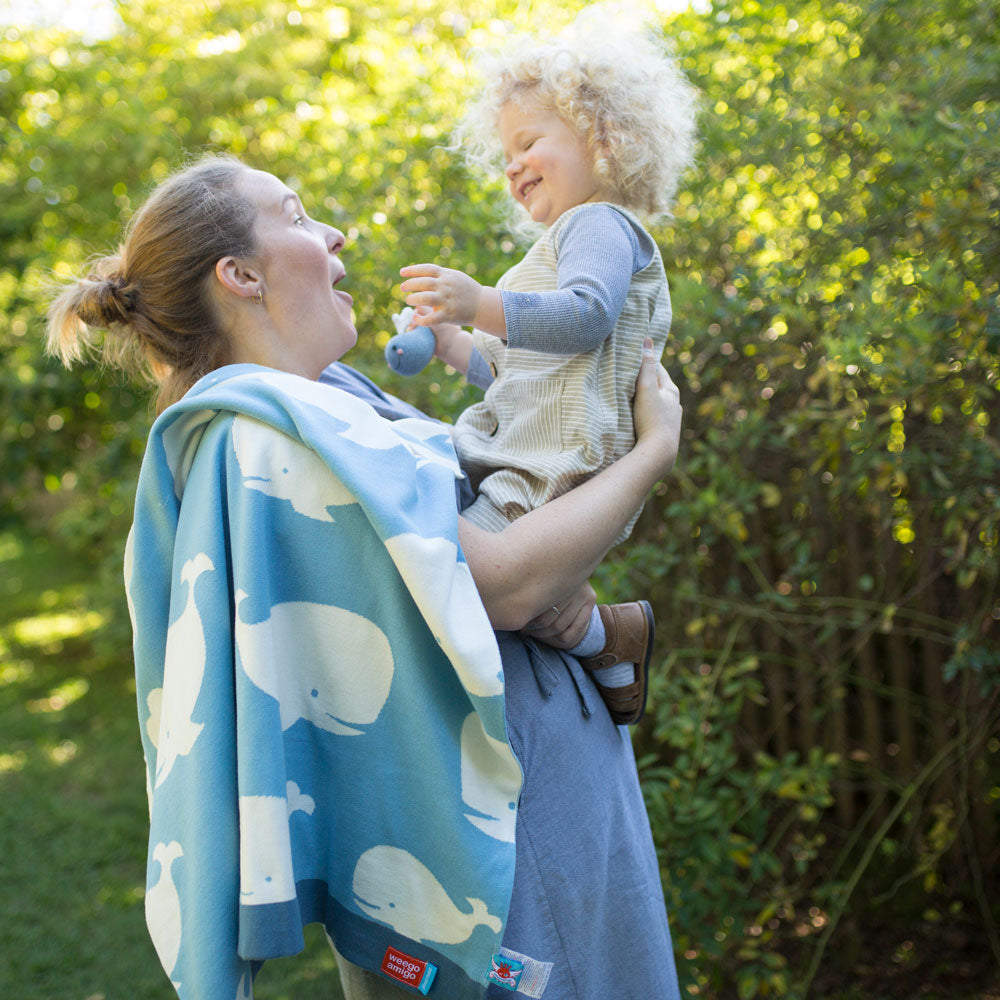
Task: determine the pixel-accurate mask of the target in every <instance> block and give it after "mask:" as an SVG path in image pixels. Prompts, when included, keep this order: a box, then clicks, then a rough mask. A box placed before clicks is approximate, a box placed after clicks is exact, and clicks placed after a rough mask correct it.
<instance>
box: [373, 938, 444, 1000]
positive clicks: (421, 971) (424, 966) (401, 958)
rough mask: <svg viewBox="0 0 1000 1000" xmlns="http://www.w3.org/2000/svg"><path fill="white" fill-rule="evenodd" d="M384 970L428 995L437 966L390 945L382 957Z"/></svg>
mask: <svg viewBox="0 0 1000 1000" xmlns="http://www.w3.org/2000/svg"><path fill="white" fill-rule="evenodd" d="M382 971H383V972H384V973H385V974H386V975H387V976H389V977H390V978H391V979H395V980H396V982H398V983H403V984H405V985H406V986H412V987H413V989H415V990H418V991H419V992H420V993H423V994H424V996H426V995H427V991H428V990H429V989H430V988H431V983H433V982H434V976H435V974H436V973H437V966H436V965H431V963H430V962H424V961H422V960H421V959H419V958H414V957H413V956H412V955H405V954H404V953H403V952H401V951H399V950H397V949H396V948H393V947H392V946H391V945H390V946H389V947H388V948H386V950H385V957H384V958H383V959H382Z"/></svg>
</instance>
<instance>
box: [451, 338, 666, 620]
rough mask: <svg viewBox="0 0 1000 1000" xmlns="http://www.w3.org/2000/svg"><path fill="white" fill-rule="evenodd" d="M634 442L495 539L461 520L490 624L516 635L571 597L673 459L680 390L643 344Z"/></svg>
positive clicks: (462, 537)
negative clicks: (590, 475) (579, 483)
mask: <svg viewBox="0 0 1000 1000" xmlns="http://www.w3.org/2000/svg"><path fill="white" fill-rule="evenodd" d="M634 415H635V429H636V444H635V447H634V448H633V449H632V450H631V451H630V452H629V453H628V454H627V455H625V456H623V457H622V458H620V459H619V460H618V461H617V462H615V463H614V464H613V465H611V466H609V467H608V468H606V469H604V470H603V471H602V472H600V473H598V474H597V475H596V476H594V477H593V479H590V480H588V481H587V482H585V483H583V484H582V485H580V486H578V487H576V489H573V490H570V491H569V492H568V493H565V494H563V495H562V496H561V497H557V498H556V499H555V500H550V501H549V502H548V503H546V504H543V505H542V506H541V507H539V508H537V509H536V510H533V511H530V512H529V513H527V514H525V515H524V516H523V517H520V518H518V519H517V520H516V521H514V522H513V523H512V524H511V525H509V526H508V527H507V528H505V529H504V530H503V531H501V532H499V533H496V534H493V533H491V532H488V531H484V530H482V529H481V528H478V527H476V526H475V525H473V524H471V523H470V522H468V521H466V520H465V519H464V518H460V519H459V532H458V534H459V541H460V542H461V545H462V550H463V551H464V553H465V558H466V559H467V560H468V563H469V569H470V570H471V571H472V576H473V578H474V579H475V581H476V586H477V587H478V588H479V594H480V596H481V597H482V600H483V604H484V606H485V607H486V612H487V614H488V615H489V618H490V621H491V622H492V623H493V625H494V627H495V628H498V629H511V630H514V629H520V628H523V627H524V626H525V625H526V624H527V623H528V622H530V621H531V620H532V619H533V618H535V617H536V616H537V615H539V614H540V613H541V612H542V611H543V610H545V609H546V608H549V607H551V606H552V605H558V604H559V603H560V601H562V600H565V599H566V598H568V597H569V596H570V595H572V594H574V593H575V592H576V591H577V590H578V589H579V588H580V587H581V586H582V585H583V584H584V583H586V581H587V579H588V577H589V576H590V574H591V573H592V572H593V571H594V569H595V568H596V567H597V565H598V563H600V561H601V560H602V559H603V558H604V556H605V554H606V553H607V551H608V549H610V548H611V546H612V545H613V544H614V542H615V539H616V538H617V537H618V535H619V534H620V533H621V531H622V529H623V528H624V527H625V526H626V525H627V524H628V522H629V520H630V519H631V517H632V515H633V514H634V513H635V512H636V511H637V510H638V509H639V508H640V507H641V506H642V503H643V501H644V500H645V498H646V495H647V494H648V493H649V491H650V490H651V489H652V488H653V486H654V484H655V483H656V482H657V481H658V480H659V479H661V478H662V477H663V476H664V475H666V474H667V473H668V472H669V471H670V469H671V467H672V466H673V464H674V459H675V458H676V457H677V445H678V441H679V438H680V426H681V406H680V400H679V394H678V392H677V387H676V386H675V385H674V383H673V382H672V381H671V380H670V376H669V375H668V374H667V372H666V370H665V369H664V368H663V367H662V365H660V364H658V362H657V361H656V359H655V357H654V356H653V351H652V343H651V342H650V341H647V346H646V347H645V348H644V350H643V356H642V365H641V367H640V369H639V377H638V379H637V380H636V393H635V404H634Z"/></svg>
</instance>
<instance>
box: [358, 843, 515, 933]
mask: <svg viewBox="0 0 1000 1000" xmlns="http://www.w3.org/2000/svg"><path fill="white" fill-rule="evenodd" d="M353 889H354V902H355V903H356V904H357V906H358V908H359V909H360V910H361V911H362V913H365V914H366V915H367V916H369V917H371V918H372V919H373V920H377V921H379V922H380V923H383V924H388V925H389V926H390V927H392V928H393V929H394V930H396V931H397V932H398V933H400V934H403V935H405V936H406V937H408V938H410V939H411V940H412V941H432V942H435V943H437V944H459V943H460V942H462V941H467V940H468V939H469V937H471V936H472V932H473V931H474V930H475V929H476V927H477V926H479V924H484V925H485V926H487V927H489V928H490V930H492V931H493V932H494V933H497V934H498V933H499V932H500V928H501V927H502V926H503V924H502V922H501V920H500V918H499V917H495V916H493V914H491V913H490V912H489V910H488V909H487V908H486V904H485V903H484V902H483V901H482V900H481V899H467V902H468V904H469V905H470V906H471V907H472V912H471V913H464V912H463V911H462V910H460V909H459V908H458V907H457V906H455V904H454V903H453V902H452V901H451V897H450V896H449V895H448V893H447V892H445V890H444V887H443V886H442V885H441V883H440V882H439V881H438V880H437V879H436V878H435V877H434V874H433V873H432V872H431V870H430V869H429V868H428V867H427V866H426V865H424V864H423V863H422V862H420V861H418V860H417V859H416V858H415V857H414V856H413V855H412V854H410V853H409V851H404V850H402V849H401V848H399V847H390V846H389V845H388V844H380V845H379V846H377V847H372V848H369V849H368V850H367V851H365V853H364V854H362V855H361V857H360V858H358V863H357V865H356V866H355V868H354V882H353Z"/></svg>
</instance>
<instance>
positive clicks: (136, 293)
mask: <svg viewBox="0 0 1000 1000" xmlns="http://www.w3.org/2000/svg"><path fill="white" fill-rule="evenodd" d="M246 170H248V168H247V167H246V166H245V165H244V164H243V163H241V162H240V161H239V160H236V159H235V158H232V157H228V156H215V155H212V156H206V157H203V158H201V159H200V160H198V161H197V162H195V163H193V164H191V165H190V166H188V167H186V168H184V169H182V170H180V171H179V172H177V173H175V174H173V175H172V176H171V177H169V178H167V179H166V180H165V181H163V182H162V183H161V184H159V185H158V186H157V187H156V189H155V190H154V191H153V193H152V194H151V195H150V196H149V198H148V199H147V200H146V202H145V204H144V205H143V206H142V208H140V209H139V211H138V212H136V214H135V215H134V216H133V217H132V220H131V222H130V223H129V225H128V227H127V229H126V232H125V237H124V240H123V241H122V245H121V246H120V247H119V249H118V252H117V253H113V254H108V255H107V256H104V257H100V258H97V259H96V260H93V261H91V263H90V266H89V269H88V271H87V272H86V274H85V275H84V276H83V277H80V278H78V279H77V280H75V281H73V282H72V283H71V284H69V285H67V286H66V287H65V288H64V289H63V290H62V292H61V293H59V294H58V295H57V296H56V298H55V299H54V300H53V301H52V303H51V305H50V307H49V313H48V330H47V337H46V349H47V351H48V353H50V354H54V355H58V356H59V357H60V358H61V359H62V361H63V364H65V365H66V366H67V367H69V366H70V365H72V364H73V363H74V362H76V361H80V360H81V359H83V358H84V357H85V356H86V355H98V356H99V357H100V358H101V359H102V360H104V361H105V362H108V363H109V364H112V365H114V366H115V367H118V368H122V369H124V370H126V371H128V372H130V373H133V374H140V375H144V376H146V377H148V378H149V379H150V380H151V381H153V382H155V383H157V384H158V386H159V391H158V393H157V400H156V409H157V412H160V411H162V410H163V409H164V408H166V407H167V406H169V405H170V403H173V402H175V401H176V400H178V399H180V397H181V396H183V395H184V393H185V392H187V390H188V389H190V388H191V386H192V385H194V383H195V382H196V381H197V380H198V379H199V378H201V377H202V376H203V375H207V374H208V373H209V372H210V371H213V370H214V369H215V368H218V367H220V366H221V365H223V364H225V363H226V358H227V355H228V351H229V344H228V338H227V336H226V334H225V331H223V330H222V329H221V327H220V326H219V323H218V319H217V317H216V312H215V308H214V305H213V302H212V299H211V296H210V294H209V287H210V280H209V279H210V277H211V275H212V274H213V272H214V268H215V264H216V262H217V261H218V260H220V259H221V258H222V257H227V256H230V255H232V256H238V257H247V256H252V255H253V253H254V251H255V240H254V222H255V221H256V216H257V212H256V208H255V207H254V204H253V202H252V201H251V200H250V199H249V198H247V197H246V196H244V195H243V194H242V193H241V192H240V191H239V190H238V188H237V183H236V182H237V180H238V178H239V177H240V175H241V174H243V173H244V172H245V171H246ZM102 330H103V331H105V332H104V335H103V336H101V335H99V331H102Z"/></svg>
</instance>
